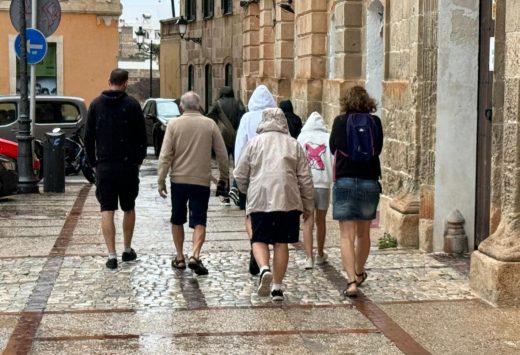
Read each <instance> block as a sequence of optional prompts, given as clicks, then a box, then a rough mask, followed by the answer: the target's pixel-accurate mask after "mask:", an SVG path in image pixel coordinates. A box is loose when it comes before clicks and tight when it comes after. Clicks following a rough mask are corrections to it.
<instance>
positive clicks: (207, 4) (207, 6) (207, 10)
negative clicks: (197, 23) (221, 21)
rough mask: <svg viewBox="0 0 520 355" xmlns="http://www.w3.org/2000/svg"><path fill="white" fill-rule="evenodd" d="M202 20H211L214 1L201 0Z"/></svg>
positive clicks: (213, 11)
mask: <svg viewBox="0 0 520 355" xmlns="http://www.w3.org/2000/svg"><path fill="white" fill-rule="evenodd" d="M202 2H203V10H204V18H211V17H213V15H214V13H215V1H214V0H202Z"/></svg>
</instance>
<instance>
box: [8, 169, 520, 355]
mask: <svg viewBox="0 0 520 355" xmlns="http://www.w3.org/2000/svg"><path fill="white" fill-rule="evenodd" d="M72 180H73V181H72V183H69V184H67V187H66V188H67V191H66V193H65V194H61V195H59V194H42V195H37V196H34V195H20V196H15V197H13V198H10V199H8V200H5V201H1V202H0V243H1V246H2V248H0V285H1V287H0V349H3V350H4V354H13V353H20V354H25V353H33V354H98V353H99V354H104V353H110V354H119V353H121V354H122V353H137V354H173V353H175V354H195V353H197V354H210V353H211V354H228V353H233V354H246V353H248V354H274V353H284V354H400V353H405V354H418V353H434V354H488V353H491V352H494V353H497V354H518V353H520V310H518V309H496V308H493V307H490V306H488V305H486V304H485V303H483V302H481V301H480V300H479V299H478V298H476V296H475V295H474V294H473V293H472V292H471V290H470V289H469V286H468V279H467V275H468V268H469V259H468V258H467V257H465V258H453V257H448V256H433V255H426V254H423V253H420V252H418V251H417V250H390V251H389V250H386V251H379V250H377V249H376V248H375V247H374V248H373V250H372V252H371V255H370V257H369V260H368V263H367V272H368V275H369V277H368V279H367V281H366V283H365V284H364V285H363V287H362V288H361V289H362V291H363V295H362V297H359V298H358V299H357V300H349V299H344V298H343V297H342V296H341V290H342V289H343V288H344V287H345V275H344V273H343V272H342V271H341V260H340V253H339V231H338V226H337V223H336V222H334V221H332V220H329V222H328V236H327V244H326V251H327V253H328V254H329V260H330V261H329V263H328V264H327V265H325V266H323V267H316V268H315V269H314V270H311V271H308V270H304V269H303V263H304V260H305V256H304V252H303V250H302V246H301V245H295V246H292V247H291V251H290V262H289V269H288V271H287V276H286V280H285V283H286V286H287V290H286V292H285V296H286V299H285V301H284V302H283V304H282V305H276V304H273V303H272V302H271V301H270V299H269V298H260V297H258V296H257V295H256V292H255V291H256V282H257V278H255V277H251V276H250V275H249V273H248V261H249V252H248V251H249V242H248V240H247V239H246V236H245V233H244V232H243V212H240V211H239V210H238V209H237V208H236V207H224V206H220V204H219V202H218V199H217V198H215V197H213V196H212V198H211V200H210V211H209V218H208V234H207V241H206V243H205V245H204V247H203V251H202V254H201V258H202V260H203V262H204V264H205V265H206V266H207V268H208V269H209V272H210V273H209V275H208V276H200V277H197V276H195V275H192V273H191V271H190V270H186V271H185V272H179V271H174V270H172V268H171V266H170V262H171V259H172V257H173V254H174V251H173V243H172V240H171V233H170V224H169V216H170V202H169V200H168V199H167V200H163V199H162V198H160V197H159V195H158V193H157V191H156V183H155V181H156V161H155V160H148V161H146V162H145V164H144V165H143V169H142V171H141V186H140V195H139V198H138V200H137V224H136V232H135V237H134V244H133V247H134V248H135V250H136V252H137V254H138V261H137V262H135V263H127V264H125V263H120V266H119V268H118V270H117V271H108V270H107V269H106V268H105V266H104V263H105V261H106V247H105V244H104V241H103V237H102V234H101V229H100V216H99V206H98V204H97V201H96V198H95V195H94V192H95V188H94V187H91V186H90V185H86V184H84V183H83V182H82V179H80V178H76V177H75V178H74V179H72ZM212 195H214V193H212ZM116 216H117V221H118V222H117V224H118V232H119V235H118V238H117V248H118V254H119V258H120V254H121V251H122V236H121V235H120V225H121V217H122V214H121V213H118V214H116ZM380 234H381V233H380V231H379V230H378V228H374V229H373V236H374V237H373V239H374V241H375V240H376V239H377V236H378V235H380ZM374 245H375V244H374ZM190 250H191V235H190V234H187V243H186V250H185V253H186V254H188V255H189V254H190Z"/></svg>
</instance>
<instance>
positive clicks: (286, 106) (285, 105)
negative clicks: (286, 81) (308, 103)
mask: <svg viewBox="0 0 520 355" xmlns="http://www.w3.org/2000/svg"><path fill="white" fill-rule="evenodd" d="M280 108H281V109H282V111H283V112H284V113H287V112H294V107H293V105H292V102H291V100H282V101H280Z"/></svg>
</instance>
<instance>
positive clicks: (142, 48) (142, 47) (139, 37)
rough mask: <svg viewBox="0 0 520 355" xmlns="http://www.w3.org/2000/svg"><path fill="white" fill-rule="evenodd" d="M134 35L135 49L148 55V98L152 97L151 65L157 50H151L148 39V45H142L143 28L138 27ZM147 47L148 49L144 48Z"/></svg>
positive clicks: (144, 33)
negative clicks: (135, 40)
mask: <svg viewBox="0 0 520 355" xmlns="http://www.w3.org/2000/svg"><path fill="white" fill-rule="evenodd" d="M135 35H136V36H137V48H139V51H141V52H142V53H144V54H146V55H150V92H149V95H148V96H149V97H152V96H153V89H152V71H153V67H152V63H153V60H152V59H153V55H154V54H156V53H157V50H155V49H154V48H153V41H152V40H151V39H150V44H145V43H144V37H145V35H146V32H144V31H143V27H142V26H139V29H138V30H137V31H136V32H135ZM146 47H148V48H146Z"/></svg>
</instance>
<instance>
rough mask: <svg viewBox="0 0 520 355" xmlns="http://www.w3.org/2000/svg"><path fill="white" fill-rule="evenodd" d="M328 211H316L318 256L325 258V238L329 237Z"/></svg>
mask: <svg viewBox="0 0 520 355" xmlns="http://www.w3.org/2000/svg"><path fill="white" fill-rule="evenodd" d="M326 218H327V210H316V241H317V244H318V255H319V256H323V248H324V247H325V236H326V235H327V224H326V221H325V220H326Z"/></svg>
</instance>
